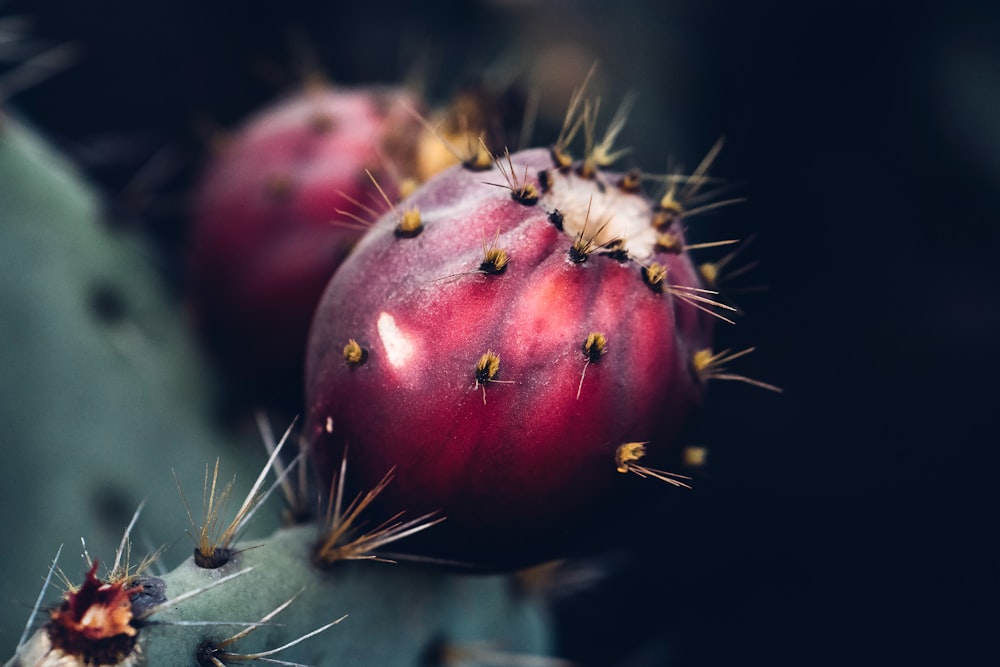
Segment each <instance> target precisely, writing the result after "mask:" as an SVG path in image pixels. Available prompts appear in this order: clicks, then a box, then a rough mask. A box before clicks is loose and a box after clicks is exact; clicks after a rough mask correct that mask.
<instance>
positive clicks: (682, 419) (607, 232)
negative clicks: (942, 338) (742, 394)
mask: <svg viewBox="0 0 1000 667" xmlns="http://www.w3.org/2000/svg"><path fill="white" fill-rule="evenodd" d="M497 186H499V187H497ZM671 202H674V200H673V199H672V197H671V196H669V195H668V196H666V197H664V198H663V199H662V200H661V201H660V202H659V203H656V202H654V201H652V200H651V199H650V198H648V197H647V196H645V195H644V194H643V193H642V192H641V187H640V179H639V177H638V175H637V174H626V175H621V174H612V173H607V172H602V171H600V170H599V169H597V165H596V163H595V162H594V161H593V160H586V161H584V162H583V163H582V164H577V165H571V164H570V163H569V161H568V160H567V159H565V157H564V155H562V154H561V152H560V151H558V150H553V151H551V152H550V151H546V150H540V149H534V150H529V151H524V152H520V153H517V154H515V155H513V156H507V157H505V158H503V159H502V160H498V161H497V163H496V164H495V165H492V166H490V167H488V168H487V169H486V170H485V171H475V170H472V169H469V168H467V167H454V168H452V169H450V170H448V171H446V172H443V173H442V174H439V175H438V176H437V177H435V178H433V179H431V180H430V181H429V182H428V183H426V184H425V185H424V186H423V187H422V188H421V189H419V190H418V191H417V192H416V193H414V194H413V195H411V197H410V198H409V199H407V201H406V205H405V206H403V207H401V208H400V210H399V211H394V212H391V213H390V214H388V215H387V216H385V217H383V218H382V220H381V221H380V222H379V223H378V225H376V227H375V229H374V230H373V231H372V232H370V233H369V234H368V235H367V236H366V237H365V238H364V239H363V240H362V242H361V243H360V244H359V245H358V247H357V248H356V250H355V252H354V253H353V254H352V255H351V257H350V258H348V260H347V261H346V262H345V263H344V265H343V266H342V267H341V269H340V271H339V272H338V273H337V274H336V276H335V277H334V278H333V280H332V281H331V283H330V285H329V287H328V289H327V291H326V292H325V294H324V296H323V299H322V301H321V303H320V306H319V308H318V310H317V314H316V317H315V319H314V323H313V328H312V331H311V334H310V341H309V346H308V351H307V370H306V375H307V378H306V394H307V396H306V398H307V410H308V421H307V425H306V429H307V434H308V437H309V439H310V440H311V442H312V447H313V452H314V456H315V459H316V460H317V462H318V464H319V466H320V468H321V470H322V471H323V472H324V474H326V473H331V472H332V471H333V470H334V468H335V467H336V466H337V465H338V464H339V462H340V458H341V456H342V452H343V451H344V449H345V448H347V449H348V454H347V460H348V465H347V469H348V474H349V477H350V479H351V480H352V483H354V484H356V485H357V486H358V488H370V487H372V486H374V485H375V484H376V483H378V481H379V480H380V479H381V478H382V477H383V476H384V475H385V474H386V473H387V471H389V470H390V469H392V468H395V471H396V475H395V479H394V481H393V483H392V484H391V485H389V486H388V487H387V488H386V489H385V491H384V493H383V494H382V496H381V497H380V499H379V500H380V501H381V507H382V508H384V512H385V514H386V515H387V516H388V515H391V514H392V513H394V512H396V511H399V510H405V511H407V512H408V513H410V512H413V513H423V512H429V511H434V510H439V511H440V512H441V513H442V514H443V515H445V516H446V517H447V520H446V521H444V523H442V524H441V525H440V526H437V527H435V528H434V529H433V530H430V531H428V532H427V533H425V534H424V535H425V536H426V539H423V541H422V542H421V541H420V540H419V539H417V540H413V542H412V543H411V544H414V545H416V547H415V548H416V549H417V550H419V551H420V552H421V553H423V554H425V555H430V556H434V557H437V558H445V559H453V560H459V561H464V562H470V563H475V564H477V565H480V566H484V567H487V568H491V569H494V568H509V567H513V566H519V565H524V564H528V563H531V562H534V561H539V560H541V559H544V558H548V557H554V556H559V555H565V552H566V551H567V549H569V548H572V546H573V545H579V544H581V543H583V542H586V541H587V539H586V538H588V537H591V536H594V535H595V534H596V533H599V532H605V531H613V526H614V525H615V524H613V523H601V521H603V520H608V521H611V520H612V518H613V517H614V516H616V515H617V516H621V515H622V514H621V513H622V512H623V511H627V507H626V505H627V503H628V502H629V499H630V494H631V493H633V492H634V491H635V487H634V483H633V482H632V481H631V480H633V479H636V476H635V475H622V474H620V473H627V472H635V473H638V474H639V475H640V476H642V475H646V474H657V473H659V471H658V470H655V469H652V468H649V467H645V464H646V463H649V462H654V463H658V462H661V461H662V462H667V463H668V465H669V464H670V463H671V462H676V461H677V460H679V456H680V447H678V446H677V439H678V435H679V434H680V433H681V430H682V428H683V427H684V425H685V424H686V423H687V422H688V420H689V417H690V416H691V415H692V413H693V411H694V410H695V408H696V407H697V406H698V405H699V404H700V402H701V399H702V395H703V388H704V380H703V379H702V378H701V377H699V375H698V373H697V372H695V370H694V369H693V367H692V361H693V358H694V355H695V354H696V352H697V351H698V350H702V349H705V348H707V347H709V344H710V338H711V328H712V327H711V324H712V317H711V312H712V311H714V310H716V309H717V308H718V307H719V306H721V304H715V303H713V302H712V301H711V296H710V294H708V292H707V290H704V289H703V288H702V283H701V282H700V279H699V277H698V274H697V271H696V269H695V268H694V266H693V265H692V263H691V260H690V258H689V257H688V255H687V253H686V252H685V247H684V233H683V230H682V226H681V211H680V209H679V207H677V208H674V209H672V208H671ZM674 205H676V202H674ZM414 219H417V220H418V221H419V228H416V226H415V225H414V224H413V220H414ZM407 220H409V222H406V221H407ZM404 229H405V230H409V231H404ZM647 451H648V453H649V457H648V459H646V458H644V457H645V456H646V452H647ZM640 459H642V465H640V464H639V463H638V461H639V460H640ZM660 476H661V478H665V479H668V480H669V479H670V476H669V475H667V474H660ZM639 485H642V483H641V482H639ZM408 515H409V514H408ZM421 537H423V536H421Z"/></svg>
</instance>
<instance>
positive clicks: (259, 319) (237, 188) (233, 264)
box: [190, 86, 420, 397]
mask: <svg viewBox="0 0 1000 667" xmlns="http://www.w3.org/2000/svg"><path fill="white" fill-rule="evenodd" d="M415 104H416V103H415V101H414V99H413V98H412V97H411V96H410V95H408V94H407V93H404V92H402V91H399V90H394V89H358V90H347V89H337V88H324V87H317V86H313V87H307V88H306V89H305V90H303V91H301V92H298V93H296V94H294V95H292V96H291V97H289V98H287V99H285V100H284V101H282V102H280V103H279V104H277V105H276V106H273V107H270V108H268V109H266V110H264V111H262V112H261V113H259V114H258V115H256V116H255V117H253V118H251V119H250V120H249V121H248V122H247V123H246V124H245V125H244V126H243V127H242V128H241V129H240V130H239V131H238V132H237V133H236V134H235V135H234V136H233V137H232V138H230V139H228V140H226V141H224V142H222V146H221V149H220V151H219V153H218V154H217V155H216V156H215V159H214V160H213V161H212V162H211V163H210V164H209V165H208V167H207V169H206V170H205V172H204V174H203V178H202V180H201V183H200V186H199V188H198V192H197V197H196V201H195V205H194V216H193V217H194V222H193V228H192V232H191V256H190V288H191V295H192V301H193V305H194V310H195V317H196V322H197V325H198V328H199V329H200V331H201V332H202V333H203V334H204V338H205V339H206V341H207V342H208V345H209V347H210V349H211V351H212V352H213V353H214V356H215V357H216V358H217V359H218V360H219V361H221V362H222V365H223V366H224V367H225V368H227V369H228V370H229V371H231V372H233V373H235V377H236V378H237V379H238V380H239V381H240V382H242V383H244V385H245V386H247V387H248V388H249V389H250V391H251V393H252V394H254V395H257V394H259V393H260V392H262V391H263V392H264V393H265V395H266V396H270V397H273V396H278V395H281V394H282V393H287V392H288V390H289V388H291V390H292V391H291V394H292V395H293V396H297V395H299V393H300V392H301V382H302V380H301V378H302V365H303V355H304V350H305V342H306V337H307V333H308V329H309V322H310V319H311V318H312V314H313V311H314V309H315V307H316V303H317V302H318V301H319V297H320V295H321V294H322V291H323V288H324V287H325V286H326V283H327V282H328V281H329V279H330V276H331V275H333V272H334V271H335V270H336V268H337V266H338V265H339V264H340V262H341V261H342V260H343V258H344V256H345V255H346V254H347V253H348V251H349V250H350V249H351V248H352V247H353V245H354V243H355V242H356V241H357V239H358V238H359V237H360V236H361V233H362V231H363V229H364V228H363V226H362V225H360V224H352V223H351V222H350V220H349V217H350V216H349V215H347V214H345V213H342V211H346V212H348V213H354V214H355V215H361V216H368V214H367V213H365V212H364V210H358V209H359V208H361V209H363V207H364V206H372V205H373V202H372V201H371V199H370V197H369V194H370V193H371V183H370V181H369V177H368V176H367V175H366V173H365V170H366V169H368V170H370V171H371V172H372V173H373V174H375V175H376V177H377V178H378V180H379V182H380V184H381V185H382V187H383V188H384V189H385V191H386V194H387V195H388V196H389V197H393V198H395V197H396V196H397V194H398V189H399V184H400V179H401V177H402V176H403V175H405V172H406V171H407V169H409V168H410V167H409V165H411V164H412V163H413V162H414V159H415V157H414V155H413V152H414V150H415V143H416V142H415V139H414V138H413V137H415V136H416V135H418V134H419V127H420V126H419V122H418V121H417V120H416V119H415V117H414V115H413V114H412V112H411V108H412V107H413V106H414V105H415ZM374 205H375V206H377V205H378V204H374ZM383 206H384V204H383ZM345 221H346V223H345ZM247 383H249V384H247Z"/></svg>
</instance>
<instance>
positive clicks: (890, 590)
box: [0, 0, 1000, 667]
mask: <svg viewBox="0 0 1000 667" xmlns="http://www.w3.org/2000/svg"><path fill="white" fill-rule="evenodd" d="M0 16H3V17H8V18H6V19H5V20H7V21H8V23H7V24H6V25H7V26H8V27H9V26H11V25H12V24H11V23H10V21H11V20H12V18H13V17H21V18H23V19H24V24H23V25H24V28H23V30H24V34H26V35H28V36H29V37H30V38H31V40H33V41H34V42H35V45H34V47H33V48H35V47H38V48H35V50H34V51H33V52H34V53H44V52H46V51H45V49H46V48H49V47H52V48H57V47H60V46H61V45H70V46H69V47H68V50H63V51H61V50H57V51H55V52H49V53H50V54H51V55H50V56H48V58H49V60H48V61H46V60H45V59H44V58H43V60H41V61H39V62H38V65H39V67H36V68H35V69H36V70H38V69H41V70H43V71H44V70H45V69H46V68H47V67H50V66H51V65H56V67H54V68H53V71H52V72H51V76H47V77H46V78H45V80H44V81H38V82H37V83H34V84H33V85H30V86H25V87H24V88H23V89H20V85H19V83H18V82H19V81H21V78H19V77H23V76H24V70H23V69H21V70H19V69H18V67H19V66H20V63H23V58H18V57H9V56H10V54H9V52H8V57H7V58H6V59H5V61H4V62H2V63H0V67H2V69H0V89H3V87H4V86H5V85H6V88H7V91H6V95H4V96H5V97H8V98H9V99H8V101H7V102H6V104H7V105H8V106H9V107H12V108H13V109H15V110H16V111H17V112H18V113H20V114H21V115H22V116H24V117H26V118H28V119H30V120H31V121H32V122H33V123H34V124H36V125H37V126H39V127H41V128H43V129H44V131H45V132H46V133H47V134H48V135H49V137H50V138H51V139H52V140H53V141H54V142H55V143H56V144H57V145H58V146H59V147H60V148H61V149H63V150H65V151H66V152H67V153H68V154H69V155H70V156H71V157H72V158H73V159H74V160H75V161H76V162H77V163H78V164H80V165H81V166H82V167H83V168H84V169H85V170H86V172H87V173H88V174H89V175H90V177H91V178H92V179H94V181H95V182H96V183H98V184H99V186H100V187H101V189H102V191H103V192H104V193H105V195H106V201H107V205H108V208H109V211H111V212H112V213H113V219H114V220H115V221H116V222H117V224H121V225H126V226H130V227H133V228H135V229H136V230H137V231H139V232H140V233H141V234H143V235H146V236H147V237H148V238H149V239H151V240H152V241H153V242H154V246H155V248H156V249H157V253H158V261H159V265H160V266H161V267H162V269H163V271H164V274H165V275H167V276H168V278H169V279H171V280H175V279H176V278H177V277H178V275H179V271H178V261H179V257H180V256H181V254H182V250H183V247H184V239H185V222H186V220H185V209H184V204H185V196H186V193H188V192H189V191H190V188H191V184H192V182H193V179H194V178H195V176H196V174H197V168H198V165H199V163H200V161H201V160H202V159H203V158H204V156H205V154H206V151H207V144H208V141H209V139H210V138H211V136H212V133H213V131H214V130H215V129H222V128H227V127H233V126H234V124H236V123H237V122H238V121H239V120H241V119H243V118H245V117H246V116H247V115H248V114H249V113H250V112H252V111H253V110H254V109H256V108H258V107H259V106H261V105H262V104H264V103H267V102H269V101H272V100H273V99H274V98H275V97H276V96H277V95H278V94H280V93H281V92H282V91H284V90H287V89H288V88H290V87H291V86H293V85H295V84H296V83H298V82H300V81H301V80H302V79H303V77H304V76H305V75H308V74H315V73H316V72H322V73H323V74H324V75H325V76H326V77H328V78H329V79H330V80H332V81H334V82H336V83H343V84H358V83H371V82H410V83H412V84H414V85H418V86H421V87H422V88H423V89H424V90H425V91H426V92H427V93H428V95H429V96H430V97H431V98H432V99H435V100H438V101H444V100H446V99H447V97H448V95H449V94H450V93H452V92H454V90H455V89H456V87H457V86H458V85H459V84H461V83H462V82H463V81H466V80H469V79H472V78H475V77H477V76H480V75H483V74H484V73H485V74H486V75H487V76H488V77H489V78H491V79H492V80H494V81H496V82H499V83H516V84H517V85H520V86H523V87H524V88H525V89H526V90H529V91H535V92H537V93H538V94H539V100H540V106H539V122H538V123H537V126H536V129H535V134H534V136H535V140H536V141H537V142H538V143H543V144H544V143H548V142H549V141H551V140H552V139H553V138H554V135H555V132H557V131H558V126H559V123H560V122H561V120H562V114H563V112H564V111H565V106H566V102H567V100H568V98H569V95H570V93H571V91H572V89H573V88H574V87H575V86H577V85H578V84H579V83H580V82H581V81H582V79H583V77H584V75H585V74H586V72H587V70H588V69H589V68H590V66H591V64H592V63H594V62H598V63H599V65H598V70H597V74H596V77H595V80H594V82H593V83H592V90H593V91H594V92H596V93H599V94H600V95H601V96H602V99H603V100H604V108H605V109H607V112H606V115H605V116H604V117H605V119H607V118H609V117H610V115H611V112H612V110H613V109H614V107H615V106H616V105H617V102H618V100H620V99H622V98H623V97H624V96H625V95H627V94H628V93H630V92H635V93H636V94H637V95H638V98H637V102H636V104H635V106H634V109H633V111H632V113H631V115H630V118H629V124H628V126H627V127H626V129H625V131H624V132H623V135H622V139H621V141H620V143H621V145H626V146H632V147H633V150H632V151H631V152H630V153H629V154H628V155H627V156H626V157H624V158H623V159H622V161H621V166H622V167H629V166H634V165H642V166H643V168H644V169H646V170H647V171H651V172H655V171H666V170H667V169H668V168H669V167H677V166H678V165H684V166H686V167H687V168H688V169H691V168H693V167H694V166H695V165H696V164H697V163H698V162H699V161H700V160H701V158H702V157H703V156H704V154H705V153H706V152H707V151H708V150H709V148H710V147H711V146H712V145H713V144H714V142H715V141H716V140H717V139H718V138H719V137H721V136H725V138H726V143H725V148H724V149H723V151H722V153H721V155H720V156H719V158H718V160H717V162H716V164H715V166H714V167H713V170H712V171H713V173H714V174H716V175H719V176H723V177H726V178H727V179H729V180H730V182H731V183H733V184H734V189H733V192H734V193H735V194H738V195H741V196H746V197H748V202H747V203H746V204H743V205H740V206H738V207H732V208H727V209H724V210H721V211H720V212H719V213H718V215H713V216H711V217H706V218H703V219H702V220H701V221H700V222H699V223H698V225H699V228H698V230H697V232H696V233H697V235H698V239H699V240H705V239H713V238H730V237H734V236H735V237H739V238H745V237H747V236H748V235H750V234H751V233H752V234H754V235H755V240H754V242H753V244H752V245H751V246H750V247H749V248H748V249H747V250H746V251H745V254H744V255H742V257H743V261H746V262H750V261H759V262H760V264H759V266H758V267H757V268H755V269H754V270H753V271H752V272H748V273H747V274H746V275H745V276H743V277H741V278H740V279H739V284H738V285H737V287H739V286H740V285H742V286H745V287H755V286H761V285H763V286H766V287H767V289H766V290H765V291H748V292H747V293H746V294H744V295H738V296H736V300H737V301H738V303H739V304H740V306H741V307H743V308H744V309H745V310H746V311H747V315H746V316H745V317H744V318H742V319H741V321H740V323H739V325H738V326H737V327H735V328H733V329H731V330H724V331H722V332H721V334H720V343H721V344H720V347H734V348H738V349H741V348H742V347H745V346H748V345H756V346H757V352H756V353H754V354H753V355H751V356H750V357H748V358H746V359H745V360H743V361H744V363H743V364H742V365H741V366H739V371H740V372H741V373H744V374H746V375H749V376H751V377H754V378H758V379H761V380H765V381H767V382H773V383H775V384H777V385H780V386H782V387H783V388H784V390H785V391H784V393H783V394H782V395H773V394H770V393H768V392H764V391H760V390H756V389H753V388H751V387H748V386H745V385H738V384H737V383H723V382H717V383H714V384H713V385H712V387H711V395H710V400H709V405H708V409H707V410H706V412H705V414H704V415H703V417H702V419H701V422H700V423H699V425H698V426H697V428H696V431H695V437H696V439H697V442H698V444H703V445H705V446H707V447H709V449H710V455H709V456H710V459H709V461H710V463H709V466H708V468H707V472H706V475H705V478H704V479H703V480H700V481H699V483H698V485H697V489H696V490H695V491H694V492H692V493H690V494H687V495H686V496H685V497H684V498H683V499H682V500H680V501H676V502H673V503H672V504H671V505H670V507H669V508H667V510H668V511H666V510H665V512H664V513H663V514H662V518H661V519H660V520H658V522H657V523H655V524H653V525H649V526H648V527H647V528H648V530H647V531H645V532H644V533H643V534H640V535H630V536H627V537H625V538H624V540H625V541H626V542H627V543H628V548H625V549H622V550H621V551H618V552H615V553H614V554H612V555H610V556H608V557H606V558H602V559H598V560H597V561H595V562H594V567H597V568H598V569H600V570H601V571H603V572H605V573H606V574H607V577H608V578H606V579H605V580H603V581H602V582H601V583H599V584H596V585H593V586H585V587H582V588H581V587H579V586H576V587H569V588H570V589H572V590H569V589H568V590H567V591H565V592H564V597H563V598H561V599H562V600H563V601H562V603H561V604H560V605H559V608H558V611H559V615H558V625H559V628H560V631H561V642H562V652H563V654H564V655H565V656H566V657H568V658H571V659H574V660H576V661H578V662H579V663H580V664H581V665H623V666H629V667H639V666H651V665H733V664H772V665H776V664H781V665H785V664H809V665H814V664H843V663H845V662H848V661H849V662H850V663H851V664H911V665H912V664H970V663H971V661H972V660H974V659H976V658H980V657H983V656H984V655H985V654H984V653H981V651H982V650H983V649H985V648H986V646H985V645H986V640H987V638H988V637H990V636H991V635H990V631H992V630H994V629H995V628H994V627H993V626H995V623H989V622H988V620H989V619H988V609H989V608H991V607H992V606H993V604H992V603H993V601H994V600H995V597H994V595H993V593H994V591H993V590H992V588H993V587H994V586H995V584H996V583H997V581H996V580H997V574H996V572H997V567H996V564H997V560H996V557H995V556H996V552H995V547H993V546H992V545H993V540H992V539H990V538H989V537H988V536H989V534H991V533H995V532H996V526H997V522H996V515H995V510H993V511H990V510H989V509H988V508H989V507H991V506H992V507H994V508H995V507H996V506H997V505H996V504H995V502H994V501H993V500H992V494H989V490H991V488H992V486H993V484H992V482H991V480H989V479H988V477H989V476H990V472H992V469H993V464H994V463H995V462H996V455H995V451H996V449H997V448H998V447H1000V439H998V437H997V435H996V434H997V429H996V428H995V412H996V407H995V402H996V401H995V398H996V396H997V392H996V390H995V389H994V381H995V379H996V378H997V377H998V374H997V371H998V370H1000V369H998V364H997V361H996V355H995V354H993V350H991V349H990V348H989V347H988V346H989V345H990V344H992V343H993V342H994V341H996V340H997V339H998V335H1000V309H998V308H997V296H996V292H995V290H994V286H995V284H996V283H995V281H994V280H993V278H994V275H995V268H994V261H993V257H992V253H993V252H996V249H997V247H998V246H997V241H998V236H1000V8H998V7H997V5H996V4H995V3H990V2H979V3H977V2H968V1H967V2H953V3H948V4H944V3H932V2H926V3H925V2H912V3H903V2H877V1H867V2H860V1H858V2H853V1H846V0H845V1H842V2H828V1H817V2H809V3H797V2H790V1H775V0H772V1H764V2H756V3H749V2H737V1H731V0H730V1H727V0H663V1H662V2H653V1H649V2H618V3H606V2H597V1H595V0H582V1H577V2H572V1H570V0H549V1H546V0H491V1H490V0H479V1H476V2H472V1H469V2H444V1H442V0H429V1H425V2H422V3H401V2H369V3H332V2H327V3H319V2H306V1H304V0H285V1H284V2H281V3H274V4H264V3H259V2H222V1H214V2H208V1H195V0H172V1H168V0H145V1H144V2H141V3H140V2H127V1H124V0H90V1H89V2H76V1H72V0H31V1H30V2H16V1H14V0H8V1H7V2H0ZM18 21H20V18H19V19H18ZM19 29H20V28H19ZM0 53H2V52H0ZM60 62H65V66H62V65H60ZM11 73H15V76H14V77H11V76H6V78H5V75H10V74H11ZM29 78H30V77H29ZM150 165H152V166H150ZM150 174H152V176H150ZM2 206H3V204H2V202H0V218H2ZM0 317H3V315H2V314H0ZM0 372H3V369H0ZM3 446H4V448H5V449H6V448H7V447H13V446H16V443H11V442H7V443H4V445H3ZM11 502H14V500H13V499H12V500H11ZM596 528H597V529H607V530H613V527H596ZM16 537H17V536H16V535H15V536H10V535H8V539H16ZM25 574H26V573H23V572H6V573H5V576H6V577H22V576H25ZM33 574H34V573H32V575H33ZM3 602H4V603H7V602H8V601H7V600H4V601H3ZM22 602H24V601H19V603H22ZM29 604H30V602H29ZM16 632H19V630H17V631H16Z"/></svg>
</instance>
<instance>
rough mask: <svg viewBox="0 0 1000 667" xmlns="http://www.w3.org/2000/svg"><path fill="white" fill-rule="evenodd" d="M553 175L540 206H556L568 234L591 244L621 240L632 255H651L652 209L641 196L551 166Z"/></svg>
mask: <svg viewBox="0 0 1000 667" xmlns="http://www.w3.org/2000/svg"><path fill="white" fill-rule="evenodd" d="M552 176H553V183H552V187H551V188H550V189H549V191H548V192H547V193H546V194H545V195H544V196H543V197H542V199H541V202H542V206H544V207H545V209H546V210H549V211H551V210H553V209H559V212H560V213H562V214H563V231H564V232H565V233H566V234H567V235H568V236H569V237H571V238H574V239H575V238H576V237H577V235H579V236H580V237H581V238H582V239H583V241H584V242H588V241H589V242H592V243H593V246H594V247H599V246H603V245H604V244H606V243H610V242H611V241H614V240H616V239H621V240H622V241H624V243H625V249H626V250H628V252H629V254H630V255H632V257H635V258H636V259H640V260H644V259H648V258H649V257H652V256H653V250H654V248H655V246H656V229H655V228H654V227H653V225H652V224H651V223H652V220H653V209H652V206H651V205H650V203H649V202H648V201H647V200H646V199H645V198H644V197H641V196H639V195H635V194H629V193H625V192H622V191H621V190H620V189H619V188H617V187H615V186H613V185H610V184H609V185H605V186H604V187H601V186H600V185H599V184H598V183H597V182H596V181H595V180H593V179H584V178H580V177H579V176H577V175H576V174H575V173H570V174H564V173H562V172H560V171H558V170H555V169H554V170H552ZM588 211H589V215H588Z"/></svg>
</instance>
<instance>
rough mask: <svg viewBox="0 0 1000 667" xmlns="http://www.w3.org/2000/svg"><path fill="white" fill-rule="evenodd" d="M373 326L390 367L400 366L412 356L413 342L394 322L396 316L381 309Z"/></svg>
mask: <svg viewBox="0 0 1000 667" xmlns="http://www.w3.org/2000/svg"><path fill="white" fill-rule="evenodd" d="M375 327H376V328H377V329H378V335H379V338H380V339H381V340H382V347H383V348H385V356H386V358H387V359H388V360H389V363H390V364H392V367H393V368H402V367H403V366H405V365H406V363H407V362H408V361H409V360H410V357H412V356H413V343H412V342H410V340H409V339H408V338H407V337H406V334H405V333H403V331H402V329H400V328H399V325H397V324H396V318H394V317H393V316H392V315H390V314H389V313H387V312H385V311H383V312H381V313H379V316H378V321H377V322H376V323H375Z"/></svg>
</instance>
